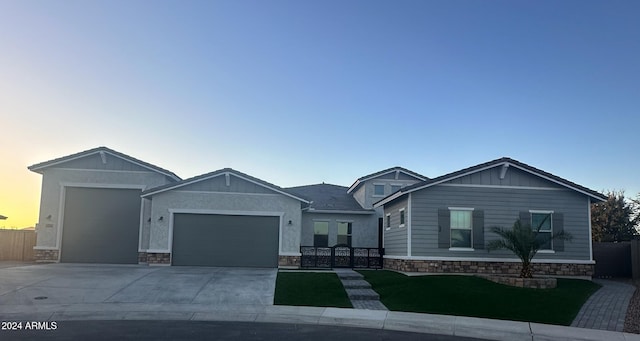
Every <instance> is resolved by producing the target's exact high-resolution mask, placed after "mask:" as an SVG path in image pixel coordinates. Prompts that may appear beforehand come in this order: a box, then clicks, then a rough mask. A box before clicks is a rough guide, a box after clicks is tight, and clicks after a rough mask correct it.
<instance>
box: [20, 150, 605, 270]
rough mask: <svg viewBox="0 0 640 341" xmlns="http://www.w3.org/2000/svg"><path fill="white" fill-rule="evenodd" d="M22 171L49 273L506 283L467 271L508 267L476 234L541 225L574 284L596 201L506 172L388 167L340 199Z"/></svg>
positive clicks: (148, 173)
mask: <svg viewBox="0 0 640 341" xmlns="http://www.w3.org/2000/svg"><path fill="white" fill-rule="evenodd" d="M29 169H30V170H31V171H34V172H37V173H40V174H42V175H43V180H42V193H41V203H40V214H39V220H38V223H37V225H36V232H37V242H36V247H35V248H34V250H35V257H36V260H38V261H54V262H83V263H87V262H88V263H120V264H138V263H142V264H150V265H197V266H241V267H279V266H293V267H297V266H300V256H301V253H300V248H301V246H318V247H323V246H324V247H327V246H334V245H348V246H351V247H367V248H382V247H384V248H385V249H386V256H385V267H389V268H392V269H398V270H416V271H444V272H453V271H454V270H452V269H453V268H455V269H457V270H455V271H471V270H473V269H476V268H473V269H471V266H467V265H466V264H470V263H473V264H474V265H473V266H484V267H486V268H487V269H488V270H491V271H494V270H495V271H498V270H499V271H507V270H509V269H507V268H506V267H504V266H497V265H495V266H494V265H486V264H485V265H482V264H480V263H481V262H485V263H487V264H489V263H490V264H503V263H504V264H511V263H510V262H512V257H510V256H509V255H508V254H502V253H499V252H496V253H491V254H488V253H487V252H486V250H484V248H483V244H484V241H485V240H490V238H492V236H490V235H489V233H488V232H487V231H488V229H489V227H490V226H491V225H492V224H501V225H505V226H510V224H512V223H513V220H514V219H515V218H518V217H519V216H518V217H516V215H518V214H521V212H526V213H527V214H530V215H531V217H532V219H538V218H539V217H540V216H539V214H542V213H544V212H546V213H545V214H550V215H551V217H552V218H553V221H552V226H551V227H550V228H551V229H553V230H557V229H558V228H564V229H566V230H567V231H571V233H572V234H574V241H573V242H572V243H571V244H569V243H566V244H565V245H560V243H558V242H554V245H551V246H550V248H549V250H548V251H546V253H543V254H542V255H541V256H539V257H538V258H540V259H544V260H545V263H544V264H547V263H549V264H556V265H552V266H555V267H558V266H569V267H571V268H572V269H573V268H574V267H576V266H577V265H581V266H584V269H587V270H584V271H588V269H592V267H593V260H592V257H591V249H590V245H591V243H590V239H589V237H590V236H589V233H590V229H589V228H588V227H589V214H590V212H589V211H588V207H585V205H584V204H585V203H590V202H592V201H597V200H603V196H602V195H600V194H598V193H596V192H593V191H591V190H588V189H586V188H584V187H580V186H578V185H576V184H573V183H570V182H568V181H566V180H563V179H560V178H558V177H555V176H553V175H551V174H548V173H545V172H543V171H540V170H537V169H535V168H532V167H530V166H527V165H525V164H522V163H519V162H517V161H515V160H511V159H500V160H495V161H492V162H489V163H487V164H483V165H479V166H475V167H471V168H468V169H465V170H462V171H459V172H455V173H451V174H449V175H445V176H442V177H438V178H435V179H429V178H427V177H426V176H423V175H420V174H418V173H415V172H412V171H410V170H408V169H405V168H401V167H393V168H389V169H385V170H383V171H379V172H375V173H372V174H369V175H366V176H363V177H360V178H359V179H357V180H356V181H355V182H354V183H353V184H352V185H351V186H350V187H344V186H338V185H332V184H325V183H322V184H315V185H307V186H297V187H290V188H282V187H279V186H277V185H274V184H271V183H268V182H266V181H263V180H261V179H259V178H256V177H253V176H251V175H248V174H245V173H242V172H240V171H237V170H234V169H230V168H224V169H220V170H217V171H214V172H210V173H206V174H203V175H199V176H195V177H192V178H189V179H181V178H180V177H178V176H177V175H176V174H174V173H172V172H170V171H168V170H166V169H163V168H160V167H158V166H155V165H152V164H150V163H147V162H144V161H141V160H139V159H136V158H133V157H131V156H128V155H126V154H123V153H120V152H117V151H115V150H112V149H109V148H106V147H99V148H94V149H91V150H87V151H84V152H80V153H76V154H72V155H69V156H65V157H61V158H58V159H54V160H51V161H46V162H42V163H39V164H36V165H33V166H30V167H29ZM587 206H588V205H587ZM456 207H457V208H461V209H460V210H457V209H453V208H456ZM529 211H530V212H529ZM452 212H453V213H452ZM469 212H471V213H469ZM385 219H386V220H385ZM434 219H435V220H434ZM439 219H441V220H439ZM471 220H472V221H471ZM452 221H453V222H455V223H452ZM460 222H462V223H460ZM454 225H455V226H454ZM440 231H442V232H440ZM474 262H475V263H474ZM434 264H436V265H437V266H436V265H434ZM450 264H454V265H450ZM483 264H484V263H483ZM545 266H546V265H545ZM496 269H497V270H496ZM478 271H480V270H478ZM509 271H510V270H509ZM563 271H564V270H563ZM576 273H577V272H576Z"/></svg>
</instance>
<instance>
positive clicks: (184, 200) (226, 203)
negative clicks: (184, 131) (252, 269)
mask: <svg viewBox="0 0 640 341" xmlns="http://www.w3.org/2000/svg"><path fill="white" fill-rule="evenodd" d="M173 211H178V212H185V213H188V212H191V213H218V214H231V213H232V212H234V211H235V212H239V213H242V212H258V213H259V212H270V213H274V214H276V213H277V214H282V221H281V226H280V229H281V232H282V233H281V239H282V243H281V249H280V254H281V255H287V254H292V253H293V254H298V253H299V252H300V231H301V220H302V213H301V210H300V201H298V200H296V199H293V198H290V197H287V196H284V195H281V194H258V193H222V192H188V191H179V190H174V191H167V192H163V193H159V194H156V195H154V196H153V197H152V200H151V222H150V223H149V225H150V233H149V237H150V240H149V249H150V250H152V251H153V252H171V238H172V236H171V233H172V231H171V228H170V224H171V212H173ZM160 217H163V219H162V220H160ZM289 220H291V225H289V224H288V222H289ZM145 223H146V221H145ZM150 252H151V251H150Z"/></svg>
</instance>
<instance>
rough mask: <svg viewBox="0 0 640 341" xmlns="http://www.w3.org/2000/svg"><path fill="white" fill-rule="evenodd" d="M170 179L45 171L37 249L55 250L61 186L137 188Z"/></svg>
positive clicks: (127, 173) (122, 173)
mask: <svg viewBox="0 0 640 341" xmlns="http://www.w3.org/2000/svg"><path fill="white" fill-rule="evenodd" d="M168 182H169V179H168V178H167V177H166V176H164V175H161V174H158V173H155V172H139V171H109V170H100V171H96V170H80V169H64V168H48V169H45V170H44V171H43V176H42V189H41V197H40V214H39V218H38V224H37V228H36V235H37V241H36V249H57V248H59V245H58V241H59V238H60V226H61V225H62V224H63V223H64V222H63V217H62V212H63V210H64V206H63V205H62V204H61V203H62V202H63V200H64V190H63V188H64V186H76V187H109V188H138V189H141V190H145V189H149V188H152V187H156V186H160V185H164V184H166V183H168Z"/></svg>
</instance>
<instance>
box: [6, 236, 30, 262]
mask: <svg viewBox="0 0 640 341" xmlns="http://www.w3.org/2000/svg"><path fill="white" fill-rule="evenodd" d="M34 246H36V231H33V230H2V229H0V260H15V261H26V262H28V261H33V259H34V258H33V247H34Z"/></svg>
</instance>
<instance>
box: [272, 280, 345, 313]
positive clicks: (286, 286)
mask: <svg viewBox="0 0 640 341" xmlns="http://www.w3.org/2000/svg"><path fill="white" fill-rule="evenodd" d="M274 304H279V305H303V306H313V307H337V308H352V307H353V306H352V305H351V301H350V300H349V297H348V296H347V293H346V292H345V291H344V287H343V286H342V282H340V279H339V278H338V276H337V275H336V274H335V273H327V272H324V273H323V272H278V278H277V280H276V293H275V297H274Z"/></svg>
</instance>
